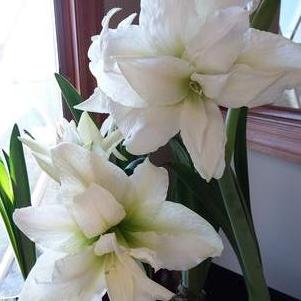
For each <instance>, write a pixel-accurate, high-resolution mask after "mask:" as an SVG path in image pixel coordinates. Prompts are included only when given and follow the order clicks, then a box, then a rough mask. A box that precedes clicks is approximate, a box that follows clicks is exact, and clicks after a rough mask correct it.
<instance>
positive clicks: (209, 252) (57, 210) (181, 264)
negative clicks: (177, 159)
mask: <svg viewBox="0 0 301 301" xmlns="http://www.w3.org/2000/svg"><path fill="white" fill-rule="evenodd" d="M51 156H52V162H53V164H54V167H55V168H56V170H57V171H58V174H59V177H60V183H61V190H62V201H61V202H60V203H59V204H56V205H48V206H41V207H28V208H23V209H19V210H16V211H15V213H14V221H15V223H16V224H17V225H18V227H19V228H20V229H21V230H22V231H23V232H24V233H25V234H26V235H27V236H28V237H29V238H30V239H32V240H33V241H35V242H36V243H37V244H39V245H41V246H43V247H44V249H46V251H45V252H44V254H43V255H42V256H41V257H40V258H39V259H38V261H37V263H36V265H35V267H34V268H33V270H32V271H31V273H30V275H29V277H28V279H27V280H26V283H25V286H24V288H23V290H22V293H21V296H20V301H32V300H35V301H44V300H45V301H46V300H47V301H57V300H66V301H69V300H74V301H75V300H80V301H84V300H91V298H92V296H93V295H94V294H95V293H96V292H98V291H100V292H102V291H105V290H107V291H108V294H109V296H110V300H111V301H155V300H170V299H171V297H172V295H173V294H172V293H171V292H169V291H168V290H166V289H165V288H163V287H161V286H160V285H158V284H156V283H154V282H153V281H151V280H150V279H148V278H147V277H146V275H145V273H144V271H143V267H142V265H141V264H140V265H139V262H145V263H149V264H150V265H151V266H153V267H154V268H155V269H160V268H167V269H172V270H186V269H190V268H192V267H194V266H196V265H197V264H199V263H200V262H201V261H203V260H205V259H206V258H208V257H214V256H218V255H220V253H221V251H222V248H223V247H222V242H221V240H220V237H219V236H218V234H217V233H216V231H215V230H214V229H213V227H212V226H211V225H210V224H209V223H208V222H206V221H205V220H204V219H203V218H201V217H200V216H198V215H197V214H196V213H194V212H193V211H191V210H190V209H188V208H186V207H184V206H183V205H181V204H176V203H172V202H168V201H165V198H166V194H167V189H168V173H167V171H166V170H165V169H163V168H158V167H155V166H154V165H152V164H151V163H150V162H149V160H146V161H145V162H144V163H143V164H141V165H139V166H138V167H137V168H136V169H135V171H134V174H133V175H132V176H130V177H128V176H127V175H126V174H125V173H124V172H123V171H122V170H121V169H119V168H118V167H116V166H115V165H113V164H112V163H110V162H109V161H108V160H106V159H105V158H104V157H103V156H100V155H98V154H97V153H95V152H90V151H88V150H86V149H84V148H83V147H81V146H78V145H75V144H67V143H62V144H60V145H59V146H57V147H56V148H54V149H53V150H52V152H51Z"/></svg>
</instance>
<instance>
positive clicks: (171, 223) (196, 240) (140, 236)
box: [129, 201, 223, 270]
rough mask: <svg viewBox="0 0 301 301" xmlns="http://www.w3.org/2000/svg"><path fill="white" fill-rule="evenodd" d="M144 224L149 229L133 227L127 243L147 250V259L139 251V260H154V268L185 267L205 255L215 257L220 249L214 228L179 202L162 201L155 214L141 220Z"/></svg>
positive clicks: (200, 260) (194, 264) (193, 264)
mask: <svg viewBox="0 0 301 301" xmlns="http://www.w3.org/2000/svg"><path fill="white" fill-rule="evenodd" d="M144 226H145V229H149V231H147V230H146V231H145V232H139V230H138V227H137V231H132V232H131V233H130V234H129V235H130V237H131V243H132V244H134V245H135V246H136V248H137V247H140V248H144V252H145V253H146V254H147V250H150V251H149V254H148V256H149V257H150V258H151V261H150V260H149V258H148V257H147V256H145V257H143V253H141V252H140V253H139V257H140V258H139V259H141V260H142V261H145V262H149V263H150V264H152V261H155V263H156V266H154V267H155V268H156V267H160V268H166V269H170V270H188V269H190V268H193V267H194V266H196V265H198V264H199V263H200V262H202V261H203V260H205V259H207V258H208V257H215V256H219V255H220V254H221V251H222V249H223V245H222V242H221V239H220V237H219V235H218V234H217V233H216V231H215V230H214V228H213V227H212V226H211V225H210V224H209V223H208V222H207V221H206V220H204V219H203V218H201V217H200V216H199V215H197V214H196V213H194V212H193V211H191V210H190V209H188V208H186V207H184V206H183V205H181V204H177V203H172V202H167V201H166V202H163V203H162V205H161V207H160V210H158V212H157V214H156V215H155V216H151V217H149V218H148V219H146V220H145V225H144ZM134 250H135V248H134ZM132 254H133V255H135V252H134V253H132ZM154 254H155V255H154Z"/></svg>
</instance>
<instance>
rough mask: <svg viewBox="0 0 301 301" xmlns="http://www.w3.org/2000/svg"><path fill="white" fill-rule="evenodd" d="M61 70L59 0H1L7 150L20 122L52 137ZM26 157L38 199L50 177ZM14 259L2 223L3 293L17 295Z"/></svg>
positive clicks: (0, 135)
mask: <svg viewBox="0 0 301 301" xmlns="http://www.w3.org/2000/svg"><path fill="white" fill-rule="evenodd" d="M57 71H58V63H57V47H56V35H55V25H54V11H53V0H43V1H41V0H14V1H7V0H0V91H1V94H0V95H1V97H0V105H1V114H0V147H1V148H5V149H6V148H7V146H8V142H9V136H10V132H11V130H12V127H13V124H14V123H18V125H19V127H20V129H21V130H22V129H28V130H30V132H31V133H32V134H33V135H34V136H35V137H36V138H38V139H42V140H44V141H45V139H46V140H49V139H51V137H50V136H51V135H50V134H53V133H54V131H53V129H54V126H55V123H56V121H57V120H58V119H59V118H60V116H61V115H62V113H61V96H60V92H59V89H58V87H57V85H56V82H55V79H54V72H57ZM26 156H27V163H28V166H29V168H28V170H29V176H30V183H31V190H32V193H33V198H35V199H36V200H35V201H38V200H37V196H38V195H39V193H38V189H39V187H41V185H42V184H43V183H44V179H45V177H44V176H41V174H40V169H39V168H37V166H36V164H35V162H34V160H33V159H32V158H31V157H30V156H29V154H26ZM42 186H43V185H42ZM12 262H13V253H12V250H11V249H10V247H9V244H8V240H7V238H6V234H5V230H4V228H3V225H2V221H1V222H0V296H3V295H4V296H7V295H13V294H16V293H18V290H19V288H20V287H19V285H20V283H21V281H22V279H21V275H20V274H19V271H18V268H17V267H16V264H15V263H14V264H12ZM12 279H13V281H11V280H12Z"/></svg>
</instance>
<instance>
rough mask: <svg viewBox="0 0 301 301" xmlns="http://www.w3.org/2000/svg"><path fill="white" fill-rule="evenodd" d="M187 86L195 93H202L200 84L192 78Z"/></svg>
mask: <svg viewBox="0 0 301 301" xmlns="http://www.w3.org/2000/svg"><path fill="white" fill-rule="evenodd" d="M189 88H190V89H191V90H192V91H193V92H194V93H197V94H198V95H203V89H202V86H201V85H200V84H199V83H198V82H196V81H194V80H191V81H190V82H189Z"/></svg>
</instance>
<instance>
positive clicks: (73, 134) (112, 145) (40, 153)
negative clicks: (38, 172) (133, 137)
mask: <svg viewBox="0 0 301 301" xmlns="http://www.w3.org/2000/svg"><path fill="white" fill-rule="evenodd" d="M110 119H111V118H110ZM110 119H109V121H110ZM107 124H108V122H106V121H105V123H104V127H102V129H100V130H99V129H98V128H97V126H96V125H95V123H94V122H93V120H92V119H91V117H90V116H89V114H88V113H87V112H83V113H82V115H81V118H80V120H79V123H78V126H76V124H75V122H74V121H73V120H72V121H71V122H68V121H67V120H66V119H62V121H61V122H60V123H59V124H58V126H57V139H56V144H59V143H63V142H69V143H74V144H77V145H81V146H82V147H85V148H87V149H89V150H91V151H93V152H96V153H98V154H100V155H102V156H105V157H106V158H109V156H110V155H111V153H113V154H114V155H115V156H116V157H117V158H119V159H120V160H126V158H124V156H122V155H121V154H120V153H119V152H118V151H117V150H116V146H117V145H118V144H119V143H120V142H121V141H122V140H123V137H122V134H121V132H120V131H119V130H113V131H110V132H108V131H107V127H108V126H107ZM101 132H103V135H106V136H105V137H104V136H103V135H102V134H101ZM20 140H21V141H22V142H23V143H24V144H25V145H26V146H28V147H29V148H30V150H31V152H32V154H33V156H34V157H35V159H36V161H37V163H38V164H39V166H40V167H41V168H42V169H43V170H44V171H45V172H46V173H48V174H49V175H50V176H51V177H52V178H53V179H54V180H56V181H57V182H59V175H58V174H57V171H56V169H55V167H54V166H53V163H52V160H51V154H50V149H51V147H53V145H52V146H49V145H46V144H44V143H40V142H38V141H37V140H34V139H32V138H31V137H28V136H26V137H21V138H20Z"/></svg>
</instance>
